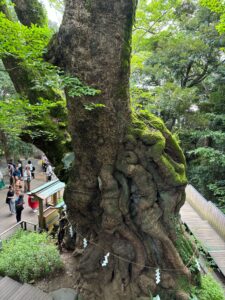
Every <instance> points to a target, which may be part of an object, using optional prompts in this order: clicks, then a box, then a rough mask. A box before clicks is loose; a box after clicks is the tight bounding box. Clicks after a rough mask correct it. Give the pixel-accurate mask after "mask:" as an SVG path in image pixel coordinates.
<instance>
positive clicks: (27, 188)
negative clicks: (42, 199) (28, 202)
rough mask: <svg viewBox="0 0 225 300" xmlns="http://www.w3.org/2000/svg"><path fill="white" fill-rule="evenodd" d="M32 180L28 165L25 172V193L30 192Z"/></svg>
mask: <svg viewBox="0 0 225 300" xmlns="http://www.w3.org/2000/svg"><path fill="white" fill-rule="evenodd" d="M31 179H32V175H31V171H30V167H29V166H28V165H27V166H26V168H25V171H24V172H23V181H24V193H27V192H30V182H31Z"/></svg>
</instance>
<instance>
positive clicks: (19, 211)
mask: <svg viewBox="0 0 225 300" xmlns="http://www.w3.org/2000/svg"><path fill="white" fill-rule="evenodd" d="M23 205H24V199H23V194H21V193H20V191H17V192H16V200H15V208H16V221H17V223H18V222H20V221H21V215H22V211H23V209H24V207H23Z"/></svg>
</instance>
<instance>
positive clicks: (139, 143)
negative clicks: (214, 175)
mask: <svg viewBox="0 0 225 300" xmlns="http://www.w3.org/2000/svg"><path fill="white" fill-rule="evenodd" d="M13 2H16V5H17V11H19V6H20V5H21V4H23V5H25V4H24V3H29V2H30V1H29V0H23V1H13ZM34 2H35V1H32V3H34ZM25 7H26V5H25V6H23V8H24V9H25ZM135 9H136V1H134V0H133V1H130V0H108V1H105V0H98V1H89V0H76V1H75V0H66V1H65V11H64V16H63V21H62V24H61V26H60V29H59V32H58V33H57V34H56V35H54V36H53V38H52V40H51V42H50V44H49V49H48V53H47V54H46V55H45V58H46V60H47V61H49V62H50V63H52V64H54V65H57V66H59V67H60V68H61V69H62V70H64V72H65V73H66V74H68V76H73V77H74V78H75V77H78V78H79V80H80V81H81V82H83V83H84V84H85V85H88V86H90V87H92V88H95V89H97V90H100V93H97V94H96V95H95V96H80V97H75V96H72V95H71V93H69V91H68V90H67V89H66V90H65V92H66V98H67V108H68V119H69V132H70V135H71V140H72V148H73V151H74V153H75V161H74V164H73V167H72V169H71V172H70V176H69V181H68V182H67V187H66V190H65V195H64V198H65V202H66V204H67V209H68V216H69V220H70V222H71V224H72V225H73V226H74V229H75V230H76V232H77V240H76V250H75V252H74V255H75V256H76V259H77V263H76V265H75V266H74V267H76V268H77V271H78V272H79V274H80V276H79V281H78V283H77V287H78V288H79V291H80V294H81V296H82V297H83V299H89V300H90V299H107V300H108V299H109V300H114V299H115V300H118V299H127V300H128V299H129V300H132V299H149V297H150V296H151V295H153V296H156V295H157V294H158V295H160V296H161V297H162V299H189V296H188V295H187V294H186V293H185V292H184V291H182V288H183V287H184V286H185V282H186V284H188V282H189V281H190V280H191V279H192V280H193V276H191V272H190V270H189V269H188V267H190V266H192V270H194V272H195V273H196V270H195V267H194V264H193V261H194V255H193V254H194V252H195V251H194V249H193V247H192V245H191V243H189V242H188V240H187V239H186V237H184V235H183V233H182V230H181V225H180V221H179V209H180V207H181V206H182V204H183V203H184V200H185V193H184V189H185V185H186V176H185V159H184V156H183V153H182V151H181V149H180V147H179V146H178V144H177V142H176V140H175V139H174V137H173V136H172V135H171V133H170V132H169V131H168V130H167V128H166V127H165V125H164V124H163V122H162V121H161V120H160V119H158V118H157V117H155V116H154V115H151V114H148V113H146V112H145V111H140V112H139V113H135V112H131V109H130V103H129V70H130V52H131V47H130V44H131V33H132V25H133V22H134V18H135ZM22 11H23V10H22ZM26 16H27V15H26ZM18 17H19V15H18ZM12 76H13V75H12ZM44 145H45V147H48V145H47V143H44ZM49 146H51V144H50V145H49ZM39 147H40V144H39ZM54 152H57V147H56V148H54V151H49V153H50V154H51V155H52V156H54ZM50 158H51V157H50ZM84 240H86V241H87V242H88V245H87V247H86V248H85V249H83V241H84ZM86 241H85V243H86ZM107 260H108V263H107ZM103 261H104V263H103ZM102 265H103V266H102ZM104 265H105V266H104ZM157 269H159V271H157V273H158V274H159V273H160V282H159V280H156V270H157ZM157 277H159V276H158V275H157ZM145 297H146V298H145Z"/></svg>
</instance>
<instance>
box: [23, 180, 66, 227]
mask: <svg viewBox="0 0 225 300" xmlns="http://www.w3.org/2000/svg"><path fill="white" fill-rule="evenodd" d="M64 188H65V183H64V182H61V181H60V180H59V179H56V180H53V181H49V182H47V183H45V184H42V185H40V186H39V187H37V188H36V189H34V190H32V191H30V192H29V193H27V195H29V196H32V197H33V199H34V200H35V201H38V202H39V214H38V222H39V228H40V230H50V229H51V227H52V226H53V225H54V224H55V223H56V222H57V221H58V219H59V214H58V208H59V207H60V206H61V205H60V204H61V203H64V202H63V192H64ZM44 206H45V207H46V209H44Z"/></svg>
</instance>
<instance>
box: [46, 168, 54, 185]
mask: <svg viewBox="0 0 225 300" xmlns="http://www.w3.org/2000/svg"><path fill="white" fill-rule="evenodd" d="M52 175H53V170H52V166H51V165H50V164H48V165H47V169H46V181H51V180H52Z"/></svg>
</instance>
